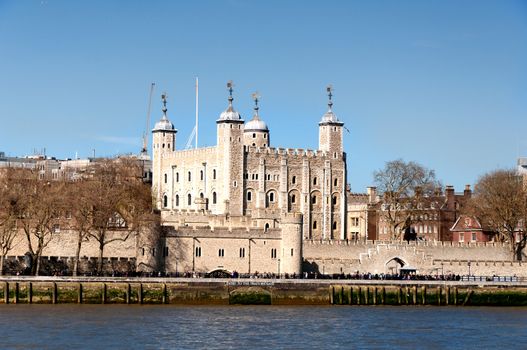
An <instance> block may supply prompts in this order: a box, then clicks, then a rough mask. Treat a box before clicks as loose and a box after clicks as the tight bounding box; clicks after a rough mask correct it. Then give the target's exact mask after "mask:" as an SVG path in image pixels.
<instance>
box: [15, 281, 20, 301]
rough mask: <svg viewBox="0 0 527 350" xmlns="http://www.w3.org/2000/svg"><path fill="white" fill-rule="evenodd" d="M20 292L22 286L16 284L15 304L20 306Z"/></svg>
mask: <svg viewBox="0 0 527 350" xmlns="http://www.w3.org/2000/svg"><path fill="white" fill-rule="evenodd" d="M19 292H20V286H19V284H18V282H16V283H15V304H18V294H19Z"/></svg>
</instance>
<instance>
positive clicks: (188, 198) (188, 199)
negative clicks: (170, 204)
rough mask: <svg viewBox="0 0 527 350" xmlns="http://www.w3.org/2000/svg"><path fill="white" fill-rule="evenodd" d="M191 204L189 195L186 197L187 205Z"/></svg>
mask: <svg viewBox="0 0 527 350" xmlns="http://www.w3.org/2000/svg"><path fill="white" fill-rule="evenodd" d="M191 204H192V196H191V195H190V193H189V194H188V196H187V205H191Z"/></svg>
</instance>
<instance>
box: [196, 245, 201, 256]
mask: <svg viewBox="0 0 527 350" xmlns="http://www.w3.org/2000/svg"><path fill="white" fill-rule="evenodd" d="M200 256H201V247H196V257H200Z"/></svg>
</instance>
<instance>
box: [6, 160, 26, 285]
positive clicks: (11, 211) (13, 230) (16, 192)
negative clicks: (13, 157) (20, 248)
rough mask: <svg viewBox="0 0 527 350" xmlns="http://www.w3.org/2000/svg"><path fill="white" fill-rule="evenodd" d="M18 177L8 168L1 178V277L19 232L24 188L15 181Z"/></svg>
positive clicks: (14, 171) (13, 170)
mask: <svg viewBox="0 0 527 350" xmlns="http://www.w3.org/2000/svg"><path fill="white" fill-rule="evenodd" d="M16 175H17V172H16V170H15V169H12V168H7V169H5V171H4V172H3V174H2V176H0V254H1V256H0V275H2V274H3V272H4V262H5V258H6V256H7V254H8V253H9V252H10V251H11V249H13V241H14V239H15V237H16V235H17V231H18V230H17V218H18V215H19V207H20V195H21V193H22V191H23V188H21V187H19V186H17V185H16V183H15V182H14V181H13V177H16Z"/></svg>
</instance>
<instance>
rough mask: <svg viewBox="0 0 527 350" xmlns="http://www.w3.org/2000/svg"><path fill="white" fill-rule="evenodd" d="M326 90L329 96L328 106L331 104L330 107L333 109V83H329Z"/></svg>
mask: <svg viewBox="0 0 527 350" xmlns="http://www.w3.org/2000/svg"><path fill="white" fill-rule="evenodd" d="M326 91H327V92H328V98H329V102H328V106H329V109H331V106H333V101H331V98H332V97H333V85H331V84H329V85H328V86H327V87H326Z"/></svg>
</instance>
